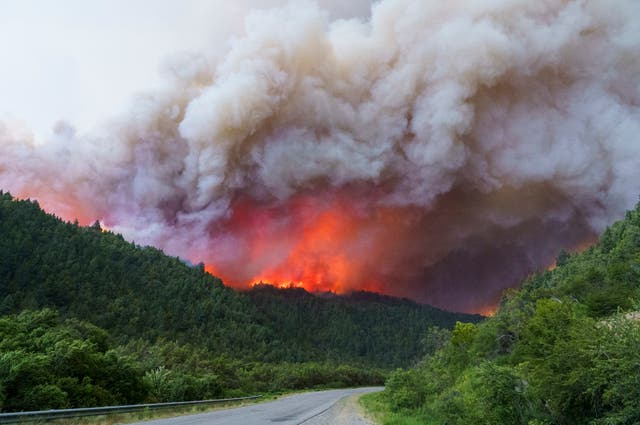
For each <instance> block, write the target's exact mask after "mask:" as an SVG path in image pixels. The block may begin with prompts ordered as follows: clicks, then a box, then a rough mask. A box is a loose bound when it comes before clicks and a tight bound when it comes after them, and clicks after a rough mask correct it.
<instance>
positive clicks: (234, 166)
mask: <svg viewBox="0 0 640 425" xmlns="http://www.w3.org/2000/svg"><path fill="white" fill-rule="evenodd" d="M339 3H340V4H341V2H336V4H339ZM365 3H366V2H360V3H358V4H357V5H356V6H355V7H354V9H353V10H347V9H344V10H340V11H339V12H338V13H337V14H336V10H337V9H336V8H335V7H334V8H325V7H323V6H318V5H317V4H315V3H311V2H292V3H290V4H289V5H284V6H275V7H273V8H267V9H261V10H257V11H252V12H249V13H248V14H247V16H246V19H245V21H244V31H242V32H241V34H240V35H237V36H234V38H233V39H232V40H230V41H229V42H228V43H221V44H216V46H212V49H211V51H210V52H206V53H204V54H202V55H197V54H193V55H186V54H185V55H182V56H180V57H177V58H176V59H175V61H174V62H173V63H172V64H171V66H170V67H167V75H168V77H167V78H168V81H169V83H168V84H167V88H166V89H165V90H164V91H162V92H158V93H152V94H149V95H146V96H144V97H140V98H139V99H137V100H136V102H135V104H134V107H133V108H132V109H131V111H129V113H128V114H127V115H126V116H125V117H123V118H120V119H119V120H117V122H115V123H113V124H111V125H110V126H108V127H107V131H104V134H103V135H101V136H92V137H85V138H82V137H81V138H78V137H76V136H75V134H74V132H73V129H72V128H71V127H69V126H68V125H65V124H61V125H60V126H59V128H58V130H57V132H56V136H55V137H54V139H53V140H50V141H48V143H46V144H42V145H35V144H33V143H32V142H31V141H29V140H28V138H25V137H19V136H16V135H15V134H13V132H11V131H9V130H8V128H7V127H6V126H4V127H3V128H0V155H1V156H0V187H1V188H3V189H5V190H10V191H12V192H15V193H16V194H19V195H22V196H31V197H38V198H40V199H41V200H42V202H43V204H45V205H48V206H49V207H50V208H52V209H53V210H54V211H57V212H58V213H59V214H63V215H64V214H67V215H69V214H71V213H74V214H76V215H82V216H83V217H86V218H87V219H94V218H100V219H102V220H103V221H105V222H106V223H107V224H108V225H110V226H112V227H113V228H114V229H115V230H117V231H120V232H122V233H123V234H124V235H125V236H127V237H128V238H130V239H134V240H135V241H136V242H142V243H150V244H153V245H156V246H159V247H161V248H164V249H166V250H167V251H169V252H170V253H172V254H179V255H181V256H187V257H190V258H191V259H192V260H194V261H200V260H204V261H207V262H210V263H213V264H222V265H223V266H224V267H227V270H232V271H233V270H238V273H240V274H242V273H243V270H244V269H252V267H253V266H252V264H251V262H249V264H247V260H246V258H247V255H249V254H248V252H247V250H248V248H247V246H248V245H250V241H249V239H251V238H253V237H255V235H254V234H253V233H252V232H249V231H246V230H243V229H238V228H236V227H230V225H229V224H228V223H229V222H230V220H232V219H233V217H234V214H237V210H236V205H238V204H237V202H239V200H242V202H243V205H247V204H248V205H250V206H251V209H253V210H255V211H260V210H262V209H265V210H274V209H275V210H277V211H278V212H279V213H280V214H282V215H283V217H281V218H279V219H278V220H279V221H278V223H280V224H279V225H280V227H281V228H280V230H279V231H274V233H273V235H272V236H273V239H274V241H276V242H277V241H279V240H281V239H287V238H286V237H284V236H283V235H284V234H285V233H286V229H287V226H289V225H291V221H292V220H293V221H295V219H294V218H287V212H288V211H290V210H289V209H288V207H287V206H288V205H289V203H290V202H291V200H293V199H298V197H300V196H305V197H308V196H312V197H313V196H315V198H314V199H316V201H314V202H316V204H315V205H314V206H315V208H316V209H319V210H322V208H323V205H335V202H334V201H335V196H338V195H336V194H339V197H340V199H343V198H344V197H347V198H349V199H351V200H352V204H353V207H354V211H357V212H350V214H352V215H354V214H355V215H356V216H358V217H359V218H358V219H356V220H355V223H356V224H357V223H360V224H362V223H365V222H366V226H363V232H365V233H367V235H363V234H359V235H357V236H353V237H352V238H351V243H352V246H351V247H345V249H346V250H347V251H348V252H351V251H350V249H351V248H353V247H355V246H357V247H362V246H365V247H366V250H364V252H360V254H357V255H360V256H362V257H363V258H364V257H365V256H369V257H370V259H369V260H366V259H361V260H359V261H360V263H361V264H367V265H368V266H370V267H368V268H367V270H368V272H369V273H374V274H377V275H378V276H379V277H380V279H386V280H385V283H384V285H385V287H384V289H385V290H387V291H389V292H391V293H396V294H402V295H410V296H413V297H414V298H418V299H421V300H425V301H429V302H432V303H436V304H439V305H443V306H447V307H453V308H458V309H466V310H473V309H474V308H479V307H480V306H482V305H485V304H490V303H491V302H493V301H495V299H496V296H497V294H498V292H499V290H500V289H501V288H504V287H506V286H509V285H513V284H514V283H516V280H517V279H518V278H520V277H522V276H523V275H524V274H526V273H528V272H530V271H532V270H533V269H535V268H536V267H540V266H542V265H544V264H545V263H546V262H549V261H550V259H551V258H552V257H553V255H555V254H556V253H557V250H558V249H559V248H560V247H574V246H576V245H577V244H579V243H581V242H584V241H585V240H589V239H590V238H592V237H593V235H594V233H595V232H599V231H601V230H602V229H603V228H604V226H606V225H607V224H609V223H611V222H612V221H613V220H614V219H616V218H619V217H621V216H622V214H623V212H624V211H625V209H628V208H630V207H632V206H633V205H634V203H635V202H636V200H637V199H638V194H639V193H640V136H639V135H640V20H638V19H637V17H638V16H640V3H638V2H637V1H635V0H614V1H612V0H541V1H535V2H532V1H529V0H455V1H444V0H382V1H380V2H378V3H375V4H374V5H373V7H372V9H371V11H370V14H369V13H365V14H362V11H361V10H359V9H360V8H361V7H362V4H365ZM345 16H346V17H349V18H350V19H336V18H337V17H345ZM354 16H356V17H354ZM340 202H343V201H340ZM387 209H391V210H394V209H398V210H401V211H403V214H402V217H403V218H402V220H403V223H402V224H398V223H397V222H396V223H394V224H393V225H389V224H388V222H386V221H384V220H381V219H378V218H375V217H374V218H372V216H373V215H374V214H376V213H375V212H376V211H380V210H387ZM269 223H273V222H269ZM283 223H284V224H283ZM385 223H386V224H385ZM253 226H254V227H255V226H258V227H259V225H256V224H255V223H254V225H253ZM380 228H385V229H386V230H384V229H382V230H380ZM390 229H392V230H390ZM398 229H401V230H398ZM254 233H255V232H254ZM372 234H374V235H377V236H371V235H372ZM381 235H382V236H381ZM394 235H395V236H394ZM394 238H395V239H394ZM382 239H384V240H382ZM365 240H366V241H368V242H366V243H365V242H363V241H365ZM276 242H274V244H275V245H277V243H276ZM363 244H364V245H363ZM280 245H281V246H280ZM280 245H278V246H279V247H280V248H277V249H276V251H277V252H279V250H280V249H281V250H282V253H281V254H277V253H276V254H273V255H272V256H271V257H270V258H269V261H271V262H272V263H274V264H275V265H277V264H278V262H279V261H283V260H284V259H285V258H286V257H287V250H288V249H290V247H291V245H290V244H289V243H287V242H283V243H282V244H280ZM354 255H356V254H354ZM256 261H258V260H256ZM260 261H264V259H262V260H260ZM272 265H273V264H272ZM262 266H264V264H262V263H261V264H260V266H255V269H256V270H259V268H260V267H262ZM224 267H223V268H224ZM464 270H466V271H467V272H466V273H465V272H462V271H464ZM250 275H251V273H248V275H247V276H250ZM361 281H362V279H361V278H358V277H356V278H353V279H352V280H351V281H350V282H348V284H347V286H348V287H352V288H357V287H358V285H359V284H360V283H361ZM465 294H466V295H465Z"/></svg>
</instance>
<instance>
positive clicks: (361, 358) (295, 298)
mask: <svg viewBox="0 0 640 425" xmlns="http://www.w3.org/2000/svg"><path fill="white" fill-rule="evenodd" d="M43 309H44V310H43ZM0 316H5V318H4V319H2V320H4V322H2V323H3V325H2V326H3V329H4V330H3V332H5V333H6V335H7V342H6V345H5V344H4V341H3V345H0V356H2V357H1V358H2V359H3V360H1V361H2V362H4V363H2V364H4V365H5V368H7V369H6V370H5V369H2V370H0V394H2V395H0V397H2V398H0V400H4V401H3V403H4V407H3V409H5V410H6V409H23V408H33V407H61V406H80V405H93V404H108V403H117V402H124V401H127V402H134V401H138V400H140V399H146V400H160V401H165V400H184V399H190V398H203V397H216V396H220V395H229V394H243V393H248V392H255V391H281V390H284V389H294V388H307V387H314V386H328V385H331V386H344V385H358V384H372V383H380V382H382V380H383V374H384V370H388V369H389V368H393V367H398V366H407V365H409V364H411V362H413V361H415V360H417V359H419V358H420V356H421V355H423V354H424V353H425V352H426V351H425V347H424V346H423V344H421V339H422V338H423V336H424V333H425V332H426V330H427V329H428V328H429V327H430V326H434V325H437V326H439V327H443V328H450V327H452V326H453V325H454V323H455V322H456V321H457V320H464V321H478V320H479V319H480V317H479V316H472V315H464V314H453V313H449V312H445V311H442V310H438V309H436V308H433V307H429V306H424V305H419V304H416V303H414V302H411V301H409V300H402V299H395V298H391V297H386V296H382V295H377V294H371V293H364V292H358V293H353V294H350V295H345V296H336V295H332V294H324V296H316V295H313V294H310V293H308V292H306V291H304V290H303V289H296V288H291V289H276V288H273V287H270V286H260V287H256V288H254V289H253V290H251V291H248V292H244V293H242V292H237V291H234V290H232V289H230V288H228V287H225V286H224V285H223V284H222V282H221V281H220V280H219V279H217V278H215V277H213V276H211V275H209V274H208V273H206V272H205V271H204V268H203V267H202V265H197V266H193V265H190V264H189V263H188V262H186V261H183V260H181V259H179V258H172V257H168V256H166V255H164V254H163V253H162V252H161V251H159V250H157V249H155V248H150V247H140V246H136V245H135V244H131V243H129V242H126V241H125V240H124V239H123V238H122V236H120V235H117V234H114V233H111V232H109V231H103V229H101V228H100V224H99V223H96V224H94V225H93V226H90V227H82V226H78V225H77V223H65V222H63V221H61V220H59V219H58V218H56V217H54V216H52V215H48V214H45V213H44V212H43V211H42V210H41V209H40V208H39V206H38V204H37V203H36V202H31V201H20V200H15V199H13V198H12V197H11V196H10V195H9V194H7V193H2V192H0ZM45 319H46V320H45ZM32 328H33V329H32ZM34 329H35V330H34ZM38 329H39V330H38ZM81 329H85V330H84V331H81ZM88 330H91V332H92V333H90V335H91V338H93V339H91V338H89V337H87V338H85V337H84V335H89V333H87V332H89V331H88ZM29 332H45V333H46V332H49V333H51V335H52V336H50V337H48V338H49V339H47V341H50V342H51V344H53V345H54V346H55V347H57V348H56V349H57V350H58V352H57V353H55V352H52V351H51V350H54V348H52V347H50V346H48V345H46V344H44V345H42V346H37V347H34V346H31V345H19V344H17V343H15V344H14V343H11V344H14V345H11V344H10V343H9V341H14V339H16V338H18V339H19V338H22V337H21V336H20V335H29ZM82 332H85V333H84V334H83V333H82ZM79 335H82V337H81V336H79ZM54 336H57V337H59V338H60V340H56V339H55V338H54ZM24 338H26V339H29V338H30V337H24ZM74 350H75V351H74ZM67 351H69V352H77V355H78V356H81V357H82V358H85V359H89V358H90V359H91V362H92V363H90V364H91V366H90V367H89V369H91V370H85V371H83V370H81V365H82V362H78V363H77V365H78V368H79V369H77V370H76V369H74V370H67V371H65V370H62V369H55V368H52V367H50V366H51V362H54V363H55V362H56V361H59V359H60V358H61V357H60V356H62V355H63V354H64V355H67V354H68V353H67ZM16 353H28V354H27V355H26V357H25V359H26V358H28V359H30V360H28V361H27V360H25V362H26V363H25V366H24V367H25V368H27V367H28V370H29V372H28V373H31V374H38V373H44V372H46V374H44V375H42V376H39V377H38V379H35V378H34V379H31V380H28V379H25V380H22V379H21V378H20V379H18V378H16V377H15V376H16V375H15V373H18V372H15V371H14V369H15V368H17V367H18V366H16V365H15V362H16V361H15V359H16V358H17V357H16V356H20V355H19V354H16ZM68 355H72V354H68ZM12 356H14V357H12ZM56 359H58V360H56ZM21 364H22V363H21ZM82 367H85V366H82ZM116 367H121V370H123V371H129V369H127V368H132V369H131V371H130V373H129V372H127V373H128V374H127V376H128V377H136V381H135V383H129V384H126V385H130V386H135V385H139V384H140V383H142V384H141V385H142V386H143V387H144V390H140V391H142V393H140V392H136V391H138V390H135V391H134V390H133V389H132V390H131V392H130V393H125V392H123V391H121V390H118V389H116V388H115V387H114V385H116V384H113V383H106V382H104V381H101V379H102V378H101V376H103V375H101V374H103V372H101V371H106V370H110V368H116ZM72 369H73V368H72ZM93 369H95V370H93ZM25 370H26V369H25ZM5 372H6V373H5ZM20 373H22V372H20ZM24 373H27V372H24ZM104 373H106V372H104ZM12 374H13V375H12ZM25 376H26V375H25ZM30 376H31V375H30ZM110 376H117V375H115V374H113V373H111V375H110ZM17 379H18V380H21V381H22V384H20V385H18V384H17V383H16V382H17V381H16V380H17ZM36 382H38V383H39V384H37V385H41V386H40V387H38V389H37V390H36V389H34V388H35V387H36V386H37V385H36V384H35V383H36ZM121 384H122V385H125V382H124V381H123V382H122V383H121ZM134 384H135V385H134ZM118 385H120V384H118ZM132 388H133V387H132ZM136 388H137V387H136ZM27 392H28V393H29V394H31V395H29V397H31V398H30V399H27ZM38 394H43V395H40V396H39V395H38ZM141 394H142V395H141ZM38 397H39V398H38ZM29 400H31V401H29ZM45 400H50V401H48V402H46V403H45Z"/></svg>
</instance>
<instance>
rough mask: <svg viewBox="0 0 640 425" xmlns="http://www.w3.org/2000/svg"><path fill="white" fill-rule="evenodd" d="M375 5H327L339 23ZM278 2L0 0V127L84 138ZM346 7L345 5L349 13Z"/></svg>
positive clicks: (364, 0) (361, 1) (333, 0)
mask: <svg viewBox="0 0 640 425" xmlns="http://www.w3.org/2000/svg"><path fill="white" fill-rule="evenodd" d="M370 1H371V0H353V1H352V2H344V1H338V0H323V2H324V3H325V4H328V5H329V6H330V7H331V8H332V10H333V11H334V14H339V15H343V16H348V15H354V14H356V13H361V11H362V10H364V9H368V7H369V2H370ZM278 3H283V0H261V1H255V0H241V1H225V0H55V1H49V0H0V58H1V66H0V120H4V121H16V120H17V121H20V122H22V123H23V124H24V125H25V126H26V127H27V128H29V129H31V130H32V131H33V132H34V133H35V135H36V137H37V138H38V139H42V138H46V135H47V134H48V133H50V131H51V128H52V126H53V125H54V124H55V123H57V122H58V121H60V120H65V121H68V122H69V123H71V124H72V125H73V126H74V127H76V128H77V129H78V130H79V131H80V132H85V131H88V130H90V129H91V128H93V127H95V126H96V125H97V124H99V123H101V122H103V121H104V120H106V119H108V118H110V117H112V116H114V115H115V114H116V113H118V112H119V111H121V110H123V109H124V108H125V107H126V105H127V102H128V101H129V99H130V98H131V96H132V94H134V93H136V92H141V91H146V90H149V89H151V88H153V87H155V86H157V85H158V84H160V83H161V81H162V80H161V77H160V72H159V69H160V68H161V65H162V63H163V61H164V60H165V59H166V58H167V57H168V56H170V55H173V54H176V53H179V52H181V51H182V52H184V51H202V50H203V49H205V48H209V49H211V48H213V47H214V46H215V44H216V43H221V42H223V39H224V38H223V37H222V36H221V35H222V34H228V33H230V32H233V31H234V30H235V31H237V30H238V26H239V25H240V24H241V22H242V17H241V16H242V15H243V14H244V12H245V11H246V10H247V9H248V8H250V6H249V5H252V6H253V7H254V6H255V5H256V4H257V5H260V6H263V7H264V6H269V5H273V4H278ZM344 3H347V5H345V4H344Z"/></svg>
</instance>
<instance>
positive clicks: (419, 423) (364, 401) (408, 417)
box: [359, 392, 438, 425]
mask: <svg viewBox="0 0 640 425" xmlns="http://www.w3.org/2000/svg"><path fill="white" fill-rule="evenodd" d="M359 401H360V404H361V405H362V407H364V408H365V410H366V412H367V415H368V416H369V418H370V419H371V420H373V421H374V422H375V423H376V424H377V425H438V424H437V422H433V421H430V420H429V419H428V418H425V417H424V416H423V415H420V414H411V413H408V412H406V413H404V412H392V411H391V410H390V409H389V406H388V405H387V403H386V402H385V400H384V393H381V392H380V393H372V394H365V395H363V396H362V397H360V399H359Z"/></svg>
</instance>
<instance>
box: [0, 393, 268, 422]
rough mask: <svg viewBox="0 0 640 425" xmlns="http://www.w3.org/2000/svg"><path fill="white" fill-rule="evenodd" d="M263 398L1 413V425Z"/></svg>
mask: <svg viewBox="0 0 640 425" xmlns="http://www.w3.org/2000/svg"><path fill="white" fill-rule="evenodd" d="M261 397H262V395H253V396H250V397H236V398H222V399H217V400H197V401H178V402H173V403H151V404H129V405H124V406H103V407H83V408H79V409H59V410H36V411H30V412H11V413H0V424H14V423H19V422H25V421H38V420H51V419H63V418H81V417H84V416H98V415H111V414H116V413H133V412H139V411H142V410H145V409H150V410H159V409H167V408H171V407H182V406H195V405H201V404H217V403H230V402H234V401H243V400H255V399H257V398H261Z"/></svg>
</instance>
